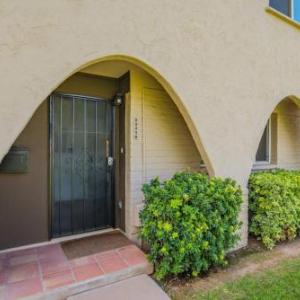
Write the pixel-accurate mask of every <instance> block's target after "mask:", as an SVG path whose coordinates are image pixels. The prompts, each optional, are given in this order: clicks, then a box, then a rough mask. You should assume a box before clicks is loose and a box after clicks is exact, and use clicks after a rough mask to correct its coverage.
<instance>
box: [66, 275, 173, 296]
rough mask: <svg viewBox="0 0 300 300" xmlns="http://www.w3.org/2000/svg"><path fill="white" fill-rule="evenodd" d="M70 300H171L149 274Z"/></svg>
mask: <svg viewBox="0 0 300 300" xmlns="http://www.w3.org/2000/svg"><path fill="white" fill-rule="evenodd" d="M68 300H170V298H169V296H168V295H167V294H166V293H165V292H164V291H163V290H162V289H161V288H160V287H159V286H158V285H157V284H156V282H155V281H154V280H153V279H151V278H150V277H149V276H147V275H140V276H136V277H131V278H129V279H126V280H122V281H119V282H116V283H113V284H110V285H107V286H104V287H101V288H97V289H94V290H90V291H87V292H84V293H81V294H78V295H75V296H72V297H69V298H68Z"/></svg>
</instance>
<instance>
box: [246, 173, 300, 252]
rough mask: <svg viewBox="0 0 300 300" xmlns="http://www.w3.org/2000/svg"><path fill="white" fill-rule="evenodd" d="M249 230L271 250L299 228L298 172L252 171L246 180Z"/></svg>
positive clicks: (288, 238)
mask: <svg viewBox="0 0 300 300" xmlns="http://www.w3.org/2000/svg"><path fill="white" fill-rule="evenodd" d="M249 209H250V228H249V230H250V233H252V234H253V235H255V236H257V237H258V238H259V239H261V240H262V242H263V244H264V245H265V246H266V247H267V248H269V249H271V248H273V247H274V245H275V244H276V243H277V242H279V241H284V240H292V239H294V238H295V237H296V236H297V234H298V233H299V229H300V172H299V171H287V170H273V171H264V172H257V173H253V174H252V175H251V176H250V180H249Z"/></svg>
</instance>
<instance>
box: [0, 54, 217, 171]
mask: <svg viewBox="0 0 300 300" xmlns="http://www.w3.org/2000/svg"><path fill="white" fill-rule="evenodd" d="M107 61H120V62H121V61H125V62H129V63H131V64H133V65H135V66H137V67H139V68H141V69H142V70H144V71H146V72H147V73H149V74H150V75H151V76H152V77H153V78H155V79H156V80H157V81H158V82H159V83H160V84H161V86H162V87H163V88H164V89H165V90H166V92H167V93H168V94H169V96H170V97H171V98H172V100H173V102H174V103H175V105H176V106H177V108H178V110H179V112H180V113H181V115H182V117H183V118H184V120H185V122H186V124H187V126H188V128H189V130H190V133H191V135H192V137H193V139H194V142H195V144H196V146H197V148H198V151H199V153H200V155H201V157H202V159H203V161H204V163H205V166H206V169H207V171H208V173H209V175H210V176H213V175H214V171H213V167H212V164H211V161H210V159H209V156H208V154H207V152H206V151H205V148H204V146H203V143H202V141H201V138H200V136H199V132H198V131H197V129H196V127H195V124H194V122H193V120H192V118H191V116H190V114H189V113H188V111H187V108H186V106H185V104H184V101H183V100H182V99H181V98H180V97H179V96H178V94H177V93H176V91H175V89H174V88H173V87H172V86H171V84H170V83H169V82H168V80H167V79H166V78H165V77H164V76H163V75H162V74H161V73H160V72H158V71H157V70H155V69H154V68H152V67H151V66H150V65H148V64H147V63H146V62H144V61H142V60H140V59H138V58H135V57H132V56H129V55H124V54H123V55H120V54H111V55H106V56H104V57H101V58H95V59H92V60H90V61H89V62H85V63H83V64H82V65H80V66H79V67H78V68H76V69H74V70H72V71H70V72H69V73H67V74H64V75H63V76H62V77H61V78H58V80H56V82H55V84H54V85H53V86H52V87H51V88H50V90H49V92H48V93H47V94H48V95H50V94H51V93H52V92H53V91H54V90H55V89H56V88H57V87H58V86H59V85H60V84H61V83H63V82H64V81H65V80H66V79H68V78H69V77H71V76H72V75H73V74H75V73H77V72H79V71H81V70H82V69H84V68H87V67H89V66H92V65H94V64H98V63H101V62H107ZM45 98H46V97H42V98H40V99H37V100H36V101H35V106H34V107H33V110H31V112H29V113H28V115H27V116H26V119H25V120H26V121H25V122H23V124H22V125H21V126H20V127H19V132H17V135H18V134H19V133H20V132H21V131H22V130H23V129H24V127H25V126H26V124H27V123H28V121H29V120H30V118H31V117H32V115H33V114H34V112H35V111H36V109H37V108H38V106H39V105H40V104H41V103H42V102H43V101H44V100H45ZM17 135H15V136H12V139H11V140H10V144H9V145H8V146H7V147H6V151H8V149H9V148H10V146H11V145H12V144H13V142H14V140H15V139H16V138H17ZM3 156H4V155H2V157H1V159H2V158H3Z"/></svg>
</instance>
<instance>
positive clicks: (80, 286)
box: [24, 246, 153, 300]
mask: <svg viewBox="0 0 300 300" xmlns="http://www.w3.org/2000/svg"><path fill="white" fill-rule="evenodd" d="M130 247H131V248H132V247H136V246H130ZM136 249H138V248H137V247H136ZM138 251H140V250H139V249H138ZM135 252H136V251H135ZM140 252H141V251H140ZM141 253H142V252H141ZM128 259H130V257H129V258H128ZM131 259H132V258H131ZM152 273H153V266H152V264H150V263H149V262H148V261H147V259H146V257H145V258H144V259H141V257H139V259H138V260H135V261H134V260H133V263H132V264H128V266H127V267H126V268H122V269H120V270H118V271H114V272H110V273H105V274H103V275H100V276H97V277H93V278H89V279H87V280H84V281H80V282H76V283H73V284H69V285H65V286H62V287H59V288H55V289H53V290H46V291H44V292H43V293H40V294H35V295H31V296H29V297H26V300H65V299H67V298H68V297H70V296H72V295H77V294H80V293H83V292H86V291H89V290H93V289H95V288H99V287H104V286H107V285H111V284H112V283H115V282H119V281H122V280H125V279H128V278H131V277H135V276H138V275H143V274H152ZM24 299H25V298H24ZM104 299H105V298H104Z"/></svg>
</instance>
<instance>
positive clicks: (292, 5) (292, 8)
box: [290, 0, 294, 20]
mask: <svg viewBox="0 0 300 300" xmlns="http://www.w3.org/2000/svg"><path fill="white" fill-rule="evenodd" d="M290 10H291V11H290V14H291V16H290V17H291V19H293V20H294V0H290Z"/></svg>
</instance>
